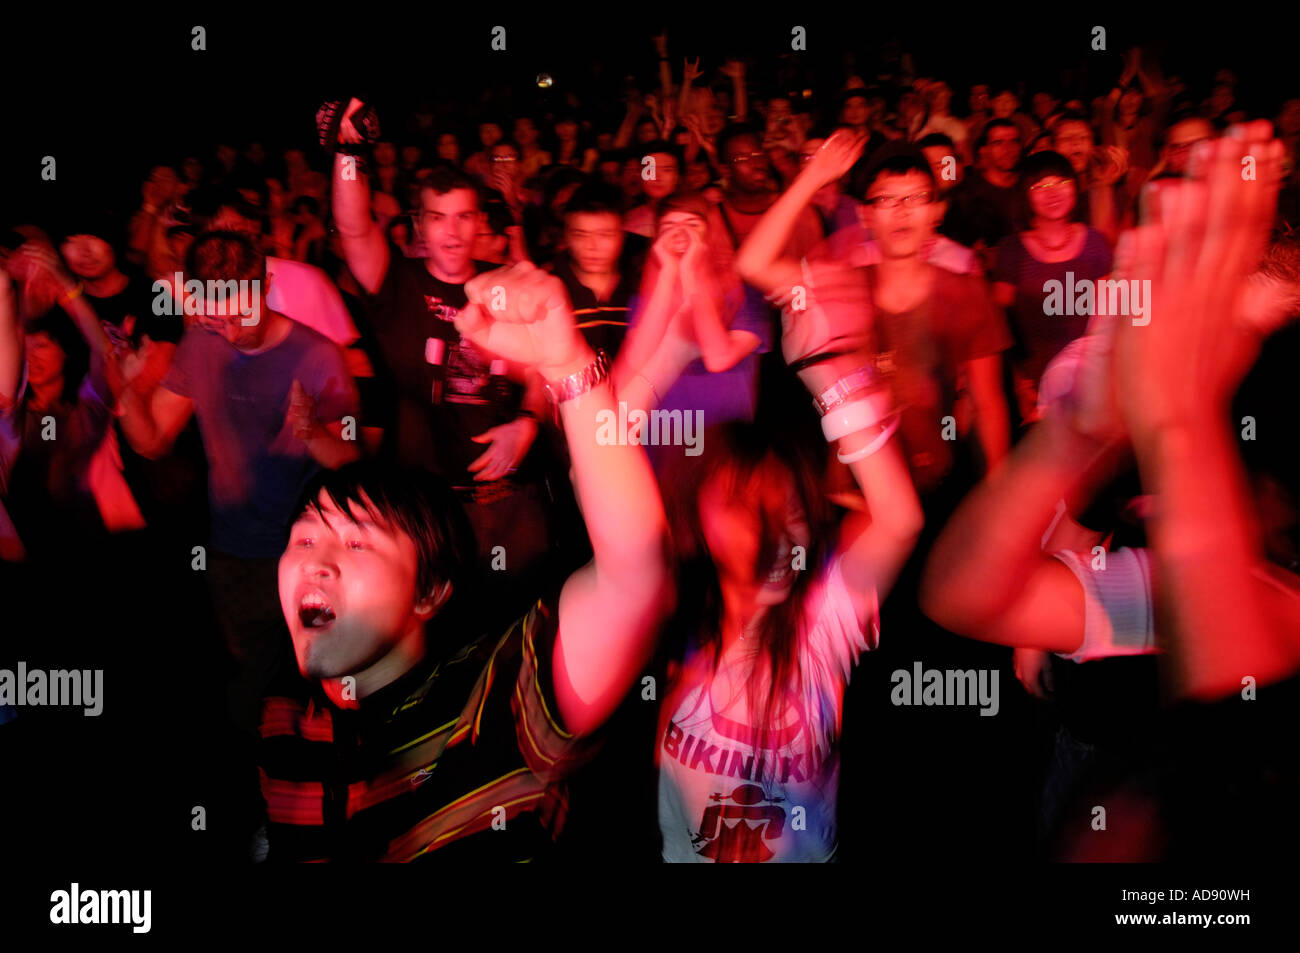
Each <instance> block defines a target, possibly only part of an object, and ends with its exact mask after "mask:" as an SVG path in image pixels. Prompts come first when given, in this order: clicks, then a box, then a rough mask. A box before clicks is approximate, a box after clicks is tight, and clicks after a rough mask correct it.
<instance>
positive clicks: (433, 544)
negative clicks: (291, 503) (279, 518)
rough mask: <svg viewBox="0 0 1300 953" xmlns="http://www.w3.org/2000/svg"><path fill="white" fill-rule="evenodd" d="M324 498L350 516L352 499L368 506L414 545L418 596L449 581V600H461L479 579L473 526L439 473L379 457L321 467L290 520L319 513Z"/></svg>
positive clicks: (430, 591)
mask: <svg viewBox="0 0 1300 953" xmlns="http://www.w3.org/2000/svg"><path fill="white" fill-rule="evenodd" d="M323 500H329V501H330V502H332V503H333V504H334V505H335V506H336V507H338V509H339V512H341V513H343V514H344V515H345V516H348V517H349V518H352V512H351V508H352V504H354V503H355V504H356V505H357V507H358V508H360V509H362V510H366V509H369V510H372V511H373V512H374V513H375V515H376V516H378V517H379V518H380V519H381V520H383V521H384V522H385V523H387V524H389V526H390V527H391V528H392V529H393V530H394V531H396V532H400V533H404V534H405V535H406V536H408V537H410V540H411V542H413V543H414V544H415V552H416V571H415V584H416V588H417V593H418V596H419V597H424V596H427V595H428V594H430V593H432V592H433V591H434V590H435V589H437V588H438V587H439V586H440V585H442V584H443V583H445V582H450V583H451V584H452V599H453V600H457V599H458V598H460V599H463V598H464V597H466V596H467V595H468V594H469V590H470V589H471V588H472V587H473V585H474V584H475V582H476V581H477V565H478V557H477V553H478V549H477V545H476V543H475V540H474V529H473V527H472V526H471V525H470V522H469V517H468V516H466V515H465V509H464V507H463V506H461V503H460V500H459V499H458V498H457V496H456V494H455V492H454V491H453V490H452V489H451V486H450V485H449V484H448V483H447V482H446V481H445V480H443V479H442V478H441V477H439V476H437V475H435V474H433V473H430V472H428V471H426V470H422V469H416V468H414V467H405V466H399V465H397V464H393V463H388V462H385V461H379V460H361V461H358V462H356V463H350V464H347V465H345V466H343V467H340V468H339V469H337V470H322V471H321V472H320V473H319V474H317V476H316V477H315V479H313V480H312V481H311V482H310V483H308V484H307V487H306V489H305V490H304V491H303V494H302V497H301V498H300V499H299V502H298V507H297V509H295V510H294V518H295V519H296V518H297V517H298V516H299V515H301V514H302V513H304V512H306V511H307V510H308V508H311V509H315V510H316V511H317V512H318V513H319V512H320V506H321V503H322V501H323ZM286 528H287V527H286ZM444 611H445V610H444Z"/></svg>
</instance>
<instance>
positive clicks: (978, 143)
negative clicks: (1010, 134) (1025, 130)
mask: <svg viewBox="0 0 1300 953" xmlns="http://www.w3.org/2000/svg"><path fill="white" fill-rule="evenodd" d="M994 129H1014V130H1015V131H1016V134H1017V135H1019V134H1020V127H1019V126H1017V125H1016V124H1015V123H1014V122H1012V121H1011V120H1010V119H990V120H989V121H988V122H986V123H985V124H984V128H983V129H981V130H980V134H979V138H977V139H976V140H975V152H976V154H978V153H979V151H980V150H981V149H983V148H984V147H985V146H987V145H988V144H989V133H991V132H992V131H993V130H994Z"/></svg>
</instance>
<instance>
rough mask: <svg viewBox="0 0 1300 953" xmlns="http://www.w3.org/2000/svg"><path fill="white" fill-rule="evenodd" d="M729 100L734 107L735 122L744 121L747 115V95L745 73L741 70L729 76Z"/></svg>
mask: <svg viewBox="0 0 1300 953" xmlns="http://www.w3.org/2000/svg"><path fill="white" fill-rule="evenodd" d="M731 101H732V104H733V105H734V106H735V109H736V122H744V121H745V117H746V116H747V115H749V97H748V96H747V94H746V93H745V74H744V73H743V72H741V71H737V72H736V73H735V74H734V75H733V76H732V77H731Z"/></svg>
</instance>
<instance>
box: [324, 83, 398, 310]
mask: <svg viewBox="0 0 1300 953" xmlns="http://www.w3.org/2000/svg"><path fill="white" fill-rule="evenodd" d="M361 106H362V103H361V101H360V100H358V99H353V100H351V101H350V102H349V103H348V106H347V109H346V111H345V113H344V117H343V121H342V122H341V123H339V134H338V137H339V142H340V143H343V144H348V145H352V144H356V143H359V142H361V136H360V135H359V134H358V133H357V131H356V130H355V129H353V128H352V125H351V123H350V122H348V119H349V118H350V117H351V116H352V115H353V114H354V113H355V112H356V111H357V110H358V109H360V108H361ZM332 194H333V199H332V201H333V210H334V223H335V225H336V226H337V227H338V230H339V238H340V239H342V241H343V256H344V258H345V259H346V260H347V263H348V268H349V269H350V270H351V271H352V274H353V275H355V276H356V279H357V281H358V282H359V283H360V284H361V287H363V288H365V289H366V290H367V291H369V292H370V293H371V294H374V293H375V292H377V291H378V290H379V288H380V286H382V285H383V283H384V275H385V274H387V272H388V255H389V252H388V242H387V241H385V240H384V233H383V232H382V231H380V229H379V225H378V223H376V222H375V220H374V218H373V216H371V214H370V183H369V181H368V179H367V178H366V174H365V171H364V169H363V168H362V167H361V162H360V160H359V159H357V158H356V157H354V156H348V155H344V154H343V153H342V152H339V153H336V154H335V156H334V181H333V189H332Z"/></svg>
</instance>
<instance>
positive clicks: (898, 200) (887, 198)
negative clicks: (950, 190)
mask: <svg viewBox="0 0 1300 953" xmlns="http://www.w3.org/2000/svg"><path fill="white" fill-rule="evenodd" d="M933 201H934V193H933V192H930V191H926V192H913V193H912V194H911V195H877V196H875V197H874V198H869V199H867V200H866V202H865V203H864V204H866V205H874V206H875V207H876V208H897V207H898V206H899V205H905V206H907V207H908V208H912V207H914V206H917V205H929V204H930V203H931V202H933Z"/></svg>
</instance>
